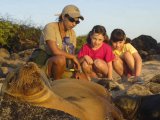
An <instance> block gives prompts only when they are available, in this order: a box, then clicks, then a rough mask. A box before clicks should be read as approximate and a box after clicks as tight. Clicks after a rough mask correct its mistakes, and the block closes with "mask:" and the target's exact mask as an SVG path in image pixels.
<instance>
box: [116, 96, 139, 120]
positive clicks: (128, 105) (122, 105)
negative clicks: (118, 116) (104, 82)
mask: <svg viewBox="0 0 160 120" xmlns="http://www.w3.org/2000/svg"><path fill="white" fill-rule="evenodd" d="M114 103H115V105H116V106H117V107H118V108H119V109H120V110H121V112H122V113H123V115H124V117H125V118H128V119H132V118H133V117H134V116H135V114H136V112H137V109H138V104H139V102H138V98H137V97H131V96H118V97H116V98H114Z"/></svg>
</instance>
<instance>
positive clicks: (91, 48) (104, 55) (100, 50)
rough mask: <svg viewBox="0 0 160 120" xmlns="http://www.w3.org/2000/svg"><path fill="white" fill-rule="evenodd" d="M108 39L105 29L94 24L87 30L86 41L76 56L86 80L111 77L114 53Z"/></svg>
mask: <svg viewBox="0 0 160 120" xmlns="http://www.w3.org/2000/svg"><path fill="white" fill-rule="evenodd" d="M104 41H108V37H107V34H106V29H105V28H104V27H103V26H101V25H96V26H94V27H93V29H92V30H91V31H90V32H89V34H88V37H87V43H86V44H84V45H83V47H82V48H81V50H80V51H79V54H78V58H79V61H80V64H81V67H82V70H83V72H84V73H85V75H86V76H87V78H88V80H91V78H97V77H108V78H109V79H112V60H113V59H114V55H113V53H112V49H111V47H110V46H109V45H108V44H106V43H104Z"/></svg>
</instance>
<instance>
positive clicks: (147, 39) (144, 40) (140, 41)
mask: <svg viewBox="0 0 160 120" xmlns="http://www.w3.org/2000/svg"><path fill="white" fill-rule="evenodd" d="M132 45H133V46H134V47H135V48H136V49H137V50H138V51H141V50H142V51H146V52H147V53H148V54H149V55H153V54H158V53H159V51H160V47H159V46H158V44H157V41H156V40H155V39H154V38H152V37H151V36H147V35H141V36H139V37H137V38H135V39H133V40H132ZM139 53H140V55H141V57H142V58H143V59H145V57H147V56H144V54H141V52H139Z"/></svg>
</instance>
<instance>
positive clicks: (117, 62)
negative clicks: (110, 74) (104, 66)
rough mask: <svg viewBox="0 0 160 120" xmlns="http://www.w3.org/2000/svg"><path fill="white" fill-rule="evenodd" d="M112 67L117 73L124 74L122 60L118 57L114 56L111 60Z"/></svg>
mask: <svg viewBox="0 0 160 120" xmlns="http://www.w3.org/2000/svg"><path fill="white" fill-rule="evenodd" d="M113 68H114V70H115V72H116V73H117V74H118V75H120V76H123V75H124V62H123V60H122V59H121V58H120V57H116V59H115V60H114V61H113Z"/></svg>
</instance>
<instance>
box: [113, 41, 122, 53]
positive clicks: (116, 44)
mask: <svg viewBox="0 0 160 120" xmlns="http://www.w3.org/2000/svg"><path fill="white" fill-rule="evenodd" d="M124 43H125V41H124V40H123V41H117V42H112V46H113V49H115V50H119V51H121V50H122V48H123V45H124Z"/></svg>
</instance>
